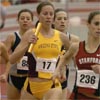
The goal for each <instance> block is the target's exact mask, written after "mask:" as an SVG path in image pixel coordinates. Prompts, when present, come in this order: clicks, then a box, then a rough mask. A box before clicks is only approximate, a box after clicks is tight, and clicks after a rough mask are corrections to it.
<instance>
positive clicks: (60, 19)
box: [54, 11, 68, 32]
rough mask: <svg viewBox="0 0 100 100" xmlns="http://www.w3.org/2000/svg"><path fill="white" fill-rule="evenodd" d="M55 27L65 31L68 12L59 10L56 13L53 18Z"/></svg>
mask: <svg viewBox="0 0 100 100" xmlns="http://www.w3.org/2000/svg"><path fill="white" fill-rule="evenodd" d="M54 26H55V29H57V30H59V31H62V32H65V31H66V29H67V27H68V14H67V13H66V12H64V11H59V12H57V13H56V17H55V20H54Z"/></svg>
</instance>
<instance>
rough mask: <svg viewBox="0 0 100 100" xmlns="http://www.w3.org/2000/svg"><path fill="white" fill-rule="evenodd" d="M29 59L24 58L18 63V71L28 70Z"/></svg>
mask: <svg viewBox="0 0 100 100" xmlns="http://www.w3.org/2000/svg"><path fill="white" fill-rule="evenodd" d="M27 60H28V57H27V56H23V57H22V59H21V60H20V62H19V63H17V70H28V64H27Z"/></svg>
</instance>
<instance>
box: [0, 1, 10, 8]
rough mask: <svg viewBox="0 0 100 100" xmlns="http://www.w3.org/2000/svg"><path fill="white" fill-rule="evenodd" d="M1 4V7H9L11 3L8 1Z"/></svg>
mask: <svg viewBox="0 0 100 100" xmlns="http://www.w3.org/2000/svg"><path fill="white" fill-rule="evenodd" d="M1 4H2V5H3V6H6V7H7V6H10V5H11V2H10V1H9V0H2V1H1Z"/></svg>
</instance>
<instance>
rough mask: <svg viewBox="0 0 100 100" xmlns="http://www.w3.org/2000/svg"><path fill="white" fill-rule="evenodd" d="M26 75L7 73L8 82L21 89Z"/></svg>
mask: <svg viewBox="0 0 100 100" xmlns="http://www.w3.org/2000/svg"><path fill="white" fill-rule="evenodd" d="M26 78H27V76H23V77H18V76H13V75H8V79H7V81H8V83H9V84H11V85H14V86H15V87H16V88H17V89H18V90H21V89H22V88H23V86H24V82H25V80H26Z"/></svg>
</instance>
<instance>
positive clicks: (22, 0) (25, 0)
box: [21, 0, 39, 4]
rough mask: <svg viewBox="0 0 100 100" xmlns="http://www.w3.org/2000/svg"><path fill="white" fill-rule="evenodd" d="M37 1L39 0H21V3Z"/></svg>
mask: <svg viewBox="0 0 100 100" xmlns="http://www.w3.org/2000/svg"><path fill="white" fill-rule="evenodd" d="M37 2H39V0H21V4H25V3H37Z"/></svg>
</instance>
